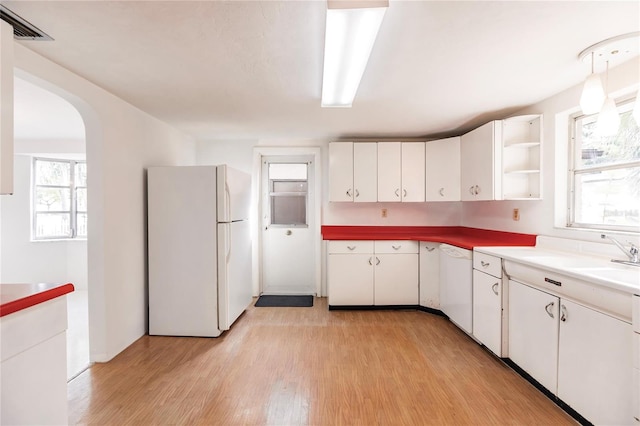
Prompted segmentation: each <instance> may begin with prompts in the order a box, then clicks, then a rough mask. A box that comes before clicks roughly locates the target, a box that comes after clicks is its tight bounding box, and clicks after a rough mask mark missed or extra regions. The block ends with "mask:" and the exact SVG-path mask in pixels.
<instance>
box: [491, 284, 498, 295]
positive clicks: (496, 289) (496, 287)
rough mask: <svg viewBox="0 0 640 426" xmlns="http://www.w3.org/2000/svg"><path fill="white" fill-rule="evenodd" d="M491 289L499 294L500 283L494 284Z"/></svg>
mask: <svg viewBox="0 0 640 426" xmlns="http://www.w3.org/2000/svg"><path fill="white" fill-rule="evenodd" d="M491 290H493V292H494V293H495V295H496V296H497V295H498V283H495V284H494V285H492V286H491Z"/></svg>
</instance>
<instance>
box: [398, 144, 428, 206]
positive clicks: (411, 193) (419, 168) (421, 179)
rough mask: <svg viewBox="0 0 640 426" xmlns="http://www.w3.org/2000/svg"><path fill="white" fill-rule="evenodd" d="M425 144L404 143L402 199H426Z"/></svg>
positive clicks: (419, 200)
mask: <svg viewBox="0 0 640 426" xmlns="http://www.w3.org/2000/svg"><path fill="white" fill-rule="evenodd" d="M425 161H426V160H425V144H424V142H403V143H402V169H401V172H402V179H401V180H402V194H401V195H402V201H403V202H421V201H425V198H424V188H425Z"/></svg>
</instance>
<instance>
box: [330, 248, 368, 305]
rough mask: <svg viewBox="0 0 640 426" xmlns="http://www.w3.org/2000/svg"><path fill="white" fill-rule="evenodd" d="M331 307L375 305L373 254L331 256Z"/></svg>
mask: <svg viewBox="0 0 640 426" xmlns="http://www.w3.org/2000/svg"><path fill="white" fill-rule="evenodd" d="M328 257H329V260H328V262H329V263H328V267H327V268H328V278H327V280H328V287H329V305H331V306H340V305H364V306H371V305H373V254H330V255H329V256H328Z"/></svg>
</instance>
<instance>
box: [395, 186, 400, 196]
mask: <svg viewBox="0 0 640 426" xmlns="http://www.w3.org/2000/svg"><path fill="white" fill-rule="evenodd" d="M394 192H395V194H396V197H400V194H398V192H400V188H398V189H396V190H395V191H394Z"/></svg>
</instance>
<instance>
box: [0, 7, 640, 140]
mask: <svg viewBox="0 0 640 426" xmlns="http://www.w3.org/2000/svg"><path fill="white" fill-rule="evenodd" d="M3 4H4V5H6V6H7V7H8V8H10V9H11V10H13V11H14V12H15V13H17V14H19V15H20V16H22V17H23V18H25V19H27V20H28V21H30V22H31V23H33V24H34V25H36V26H37V27H39V28H40V29H42V30H43V31H45V32H46V33H48V34H49V35H50V36H52V37H53V38H54V39H55V41H49V42H32V41H29V42H21V43H23V44H24V45H26V46H27V47H29V48H30V49H33V50H34V51H36V52H38V53H40V54H42V55H43V56H45V57H47V58H49V59H51V60H52V61H54V62H56V63H59V64H61V65H62V66H65V67H66V68H68V69H70V70H72V71H74V72H76V73H78V74H80V75H81V76H83V77H85V78H86V79H88V80H91V81H93V82H94V83H96V84H98V85H100V86H102V87H104V88H105V89H106V90H108V91H110V92H113V93H114V94H116V95H117V96H119V97H121V98H122V99H125V100H127V101H128V102H130V103H132V104H134V105H136V106H137V107H139V108H140V109H142V110H145V111H147V112H149V113H150V114H152V115H154V116H156V117H158V118H160V119H161V120H163V121H166V122H168V123H170V124H172V125H174V126H175V127H178V128H180V129H182V130H183V131H185V132H187V133H190V134H192V135H193V136H195V137H196V138H198V139H227V140H228V139H265V138H287V139H295V138H337V137H423V136H436V135H451V134H460V133H461V132H462V131H466V130H468V129H470V128H472V127H474V126H477V125H479V124H482V123H483V122H486V121H489V120H491V119H496V118H501V117H504V116H505V115H507V114H510V113H512V112H515V111H517V110H519V109H520V108H522V107H524V106H527V105H530V104H533V103H536V102H538V101H540V100H542V99H544V98H546V97H549V96H551V95H553V94H555V93H557V92H559V91H561V90H564V89H566V88H568V87H570V86H572V85H574V84H578V83H579V82H580V81H582V80H583V79H584V77H585V76H586V75H587V73H588V71H589V70H588V65H585V64H583V63H581V62H579V61H578V59H577V55H578V53H579V52H580V51H582V50H583V49H584V48H586V47H588V46H590V45H592V44H594V43H596V42H598V41H601V40H604V39H606V38H609V37H612V36H615V35H618V34H623V33H627V32H632V31H638V30H640V2H638V1H622V2H616V1H567V2H562V1H546V2H541V1H533V2H527V1H496V2H488V1H468V2H464V1H399V0H391V1H390V6H389V10H388V11H387V14H386V16H385V19H384V21H383V23H382V28H381V30H380V33H379V35H378V39H377V42H376V45H375V46H374V49H373V52H372V54H371V58H370V60H369V64H368V67H367V70H366V71H365V74H364V77H363V81H362V83H361V85H360V89H359V90H358V94H357V96H356V99H355V101H354V104H353V107H352V108H349V109H344V108H340V109H327V108H321V107H320V93H321V84H322V61H323V42H324V19H325V10H326V2H324V1H304V0H299V1H224V2H223V1H163V2H158V1H66V2H63V1H39V2H36V1H27V0H20V1H3ZM18 90H19V88H18ZM576 102H577V100H576Z"/></svg>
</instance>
